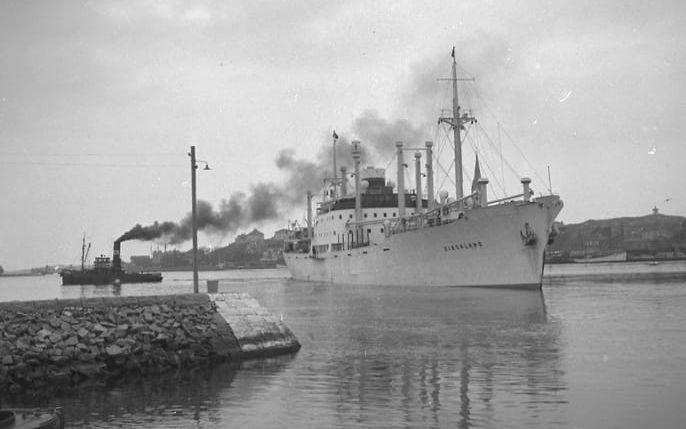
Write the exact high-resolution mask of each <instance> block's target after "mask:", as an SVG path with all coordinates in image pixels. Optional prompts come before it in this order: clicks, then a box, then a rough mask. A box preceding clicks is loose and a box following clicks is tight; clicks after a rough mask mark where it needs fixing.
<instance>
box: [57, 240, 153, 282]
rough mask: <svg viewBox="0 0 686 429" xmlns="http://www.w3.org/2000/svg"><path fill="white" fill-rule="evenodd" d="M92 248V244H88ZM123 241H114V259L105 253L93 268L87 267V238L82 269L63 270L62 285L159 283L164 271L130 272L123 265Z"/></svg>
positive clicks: (82, 248)
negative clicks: (121, 253)
mask: <svg viewBox="0 0 686 429" xmlns="http://www.w3.org/2000/svg"><path fill="white" fill-rule="evenodd" d="M88 249H90V244H89V245H88ZM120 252H121V242H120V241H119V240H117V241H115V242H114V252H113V255H112V261H111V262H110V258H109V257H107V256H105V255H100V256H98V257H96V258H95V262H94V263H93V268H89V269H86V268H85V258H86V255H87V250H86V246H85V239H84V242H83V245H82V246H81V270H80V271H77V270H68V269H67V270H62V271H61V272H60V276H62V285H63V286H67V285H108V284H122V283H159V282H161V281H162V273H143V272H139V273H130V272H127V271H124V270H123V269H122V267H121V256H120Z"/></svg>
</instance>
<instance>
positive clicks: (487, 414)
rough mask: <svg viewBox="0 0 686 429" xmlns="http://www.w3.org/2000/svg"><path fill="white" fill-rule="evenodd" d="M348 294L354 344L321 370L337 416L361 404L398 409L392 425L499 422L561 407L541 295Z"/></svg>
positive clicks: (552, 335) (553, 341)
mask: <svg viewBox="0 0 686 429" xmlns="http://www.w3.org/2000/svg"><path fill="white" fill-rule="evenodd" d="M358 292H359V291H358ZM341 298H342V299H344V300H345V297H338V299H335V300H334V301H338V300H340V299H341ZM352 299H353V300H354V303H350V304H353V305H354V308H355V310H354V311H351V312H349V313H348V314H346V315H345V316H346V317H345V320H340V321H338V326H339V327H343V326H347V329H346V328H343V329H344V332H341V333H340V334H341V335H344V336H347V339H344V340H341V341H343V342H345V343H347V346H348V347H349V348H350V349H349V350H348V352H347V353H344V354H340V355H339V359H335V360H333V361H331V362H330V366H329V367H328V368H327V372H331V373H334V374H336V377H335V379H336V380H337V382H336V385H335V386H332V387H333V389H334V390H335V392H336V394H337V395H338V401H337V402H338V405H337V407H336V408H337V410H338V412H339V413H340V416H339V420H340V421H346V420H348V421H349V418H350V413H351V410H350V409H349V407H348V406H347V405H348V404H359V406H360V407H361V409H362V408H363V407H365V408H374V407H376V406H378V407H379V408H387V409H393V410H396V414H395V415H393V416H392V417H391V425H401V426H402V425H405V426H406V425H410V426H413V425H425V424H427V423H430V424H429V425H430V426H444V425H455V424H457V426H458V427H460V428H468V427H473V426H484V425H485V426H493V425H495V426H497V425H499V424H503V422H507V421H508V416H509V417H512V418H513V419H514V421H517V420H518V419H521V418H524V419H526V418H527V417H526V416H527V414H526V413H525V412H523V411H522V410H524V409H526V410H528V411H529V412H530V411H531V409H532V408H533V409H535V411H536V412H535V413H530V414H537V415H544V414H546V413H551V415H554V414H555V412H556V411H559V409H558V408H559V407H560V406H562V404H564V403H565V400H564V397H563V396H562V395H563V392H564V391H565V390H566V385H565V381H564V378H563V375H564V373H563V371H562V369H561V363H560V348H561V347H560V341H561V340H560V333H559V330H560V328H559V326H558V324H557V322H556V321H555V320H550V319H549V317H548V316H547V314H546V308H545V302H544V298H543V294H542V292H541V291H518V290H484V289H460V290H457V291H456V290H454V289H451V290H445V291H439V292H436V291H431V292H427V291H426V290H423V291H422V290H412V289H411V288H410V289H407V290H402V291H399V293H396V292H393V291H389V290H386V291H384V292H379V293H373V294H371V296H367V297H366V299H359V300H358V299H357V298H352ZM339 305H340V303H339ZM315 341H316V338H315ZM305 347H307V345H305ZM342 404H345V405H342ZM353 414H358V415H357V416H355V417H356V418H358V419H360V420H361V421H366V423H371V424H372V425H375V424H382V423H383V422H381V421H373V417H370V416H369V415H367V414H365V413H363V412H362V411H360V412H358V413H353ZM519 414H521V415H519ZM386 418H388V416H386ZM393 418H395V419H396V420H397V421H393V420H392V419H393ZM369 419H372V420H371V421H370V420H369ZM387 423H388V422H387Z"/></svg>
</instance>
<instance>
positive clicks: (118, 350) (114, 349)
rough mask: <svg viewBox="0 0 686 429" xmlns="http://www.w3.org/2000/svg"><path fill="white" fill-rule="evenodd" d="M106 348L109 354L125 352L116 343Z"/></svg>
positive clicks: (117, 354)
mask: <svg viewBox="0 0 686 429" xmlns="http://www.w3.org/2000/svg"><path fill="white" fill-rule="evenodd" d="M105 350H106V351H107V354H108V355H109V356H119V355H121V354H122V353H123V351H124V350H123V349H122V348H121V347H119V346H118V345H116V344H113V345H111V346H109V347H106V348H105Z"/></svg>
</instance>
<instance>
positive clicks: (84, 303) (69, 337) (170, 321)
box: [0, 294, 245, 392]
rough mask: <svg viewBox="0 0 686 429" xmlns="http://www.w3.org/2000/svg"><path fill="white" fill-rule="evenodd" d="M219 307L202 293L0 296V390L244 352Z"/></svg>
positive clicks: (203, 361) (155, 369) (192, 362)
mask: <svg viewBox="0 0 686 429" xmlns="http://www.w3.org/2000/svg"><path fill="white" fill-rule="evenodd" d="M232 299H233V298H232ZM241 299H242V298H241ZM237 305H239V306H240V305H242V304H240V303H239V304H237ZM217 309H218V306H217V305H216V304H215V303H214V302H212V301H211V300H210V298H209V297H208V296H207V295H200V294H189V295H173V296H151V297H114V298H88V299H73V300H51V301H34V302H11V303H0V314H2V316H3V318H2V321H0V357H1V361H2V364H1V365H0V391H1V390H9V391H15V392H16V391H21V389H24V388H27V387H31V386H32V387H33V388H36V387H39V386H45V385H47V384H54V383H77V382H80V381H81V380H83V379H86V378H98V377H109V376H111V375H112V374H120V373H122V372H123V371H136V372H137V373H139V374H145V373H159V372H161V371H164V370H167V369H170V368H174V367H179V366H192V365H199V364H208V363H211V362H213V361H214V360H216V359H235V358H239V357H242V356H243V355H244V354H245V353H243V351H242V349H241V344H240V343H239V340H238V339H237V338H236V336H235V335H234V332H233V330H232V328H231V327H230V326H229V324H228V323H227V322H226V320H225V319H224V318H223V317H222V316H220V315H219V314H218V313H217ZM217 318H219V319H217ZM77 365H82V366H79V367H77ZM84 365H85V366H84Z"/></svg>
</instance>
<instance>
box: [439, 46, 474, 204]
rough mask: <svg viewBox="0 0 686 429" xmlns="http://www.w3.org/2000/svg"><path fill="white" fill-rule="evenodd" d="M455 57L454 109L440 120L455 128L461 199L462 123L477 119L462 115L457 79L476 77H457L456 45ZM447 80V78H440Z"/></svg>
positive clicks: (457, 186)
mask: <svg viewBox="0 0 686 429" xmlns="http://www.w3.org/2000/svg"><path fill="white" fill-rule="evenodd" d="M451 56H452V58H453V68H452V76H451V78H450V81H451V82H452V85H453V109H452V114H453V116H452V117H451V118H446V117H441V118H439V119H438V122H439V123H441V122H445V123H447V124H449V125H450V127H451V128H452V130H453V143H454V146H455V197H456V198H457V199H458V200H459V199H461V198H462V197H463V196H464V191H463V185H462V136H461V135H460V131H461V130H462V129H463V126H462V124H463V123H465V122H473V121H475V119H474V118H473V117H470V116H468V115H463V116H460V103H459V98H458V95H457V81H458V80H474V79H458V78H457V61H456V60H455V47H454V46H453V51H452V54H451ZM440 80H446V79H440Z"/></svg>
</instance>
